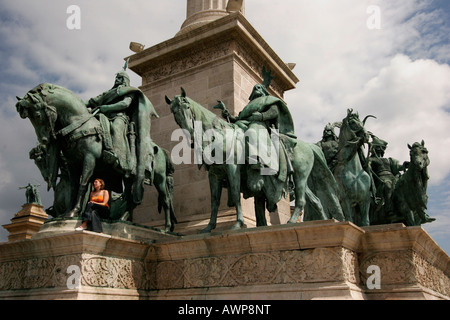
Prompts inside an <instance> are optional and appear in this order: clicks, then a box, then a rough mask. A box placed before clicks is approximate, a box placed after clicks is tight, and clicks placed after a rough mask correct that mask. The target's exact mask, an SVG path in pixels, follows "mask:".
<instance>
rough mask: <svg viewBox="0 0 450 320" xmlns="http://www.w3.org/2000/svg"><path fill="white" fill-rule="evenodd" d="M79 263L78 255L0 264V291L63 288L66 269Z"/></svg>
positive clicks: (65, 279)
mask: <svg viewBox="0 0 450 320" xmlns="http://www.w3.org/2000/svg"><path fill="white" fill-rule="evenodd" d="M79 262H80V255H67V256H60V257H45V258H33V259H26V260H17V261H8V262H3V263H1V264H0V291H3V290H23V289H35V288H56V287H64V286H66V283H67V278H68V274H67V268H68V267H69V266H70V265H79Z"/></svg>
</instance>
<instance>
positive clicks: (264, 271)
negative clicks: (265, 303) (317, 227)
mask: <svg viewBox="0 0 450 320" xmlns="http://www.w3.org/2000/svg"><path fill="white" fill-rule="evenodd" d="M356 263H357V259H356V256H355V254H354V253H353V252H351V251H349V250H347V249H344V248H317V249H311V250H296V251H281V252H271V253H248V254H241V255H234V256H222V257H206V258H198V259H186V260H182V261H165V262H152V263H151V266H150V267H149V269H154V270H156V272H155V277H154V278H152V281H151V283H150V287H151V289H158V290H163V289H174V288H178V289H181V288H208V287H219V286H220V287H234V286H249V285H261V284H297V283H307V282H327V281H330V282H331V281H349V282H352V283H355V284H356V283H357V279H356V275H357V273H356V272H355V270H357V265H355V264H356Z"/></svg>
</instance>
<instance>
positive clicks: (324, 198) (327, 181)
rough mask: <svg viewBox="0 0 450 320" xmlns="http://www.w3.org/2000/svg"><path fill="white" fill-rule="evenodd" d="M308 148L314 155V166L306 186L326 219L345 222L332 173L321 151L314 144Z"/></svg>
mask: <svg viewBox="0 0 450 320" xmlns="http://www.w3.org/2000/svg"><path fill="white" fill-rule="evenodd" d="M310 147H311V150H312V152H313V154H314V165H313V168H312V170H311V174H310V176H309V178H308V186H309V188H310V189H311V191H312V192H313V193H314V194H315V195H316V196H317V197H318V198H319V199H320V202H321V204H322V206H323V209H324V211H325V213H326V215H327V216H328V217H331V218H334V219H337V220H339V221H345V216H344V213H343V211H342V207H341V203H340V199H341V191H340V189H339V187H338V184H337V182H336V179H335V178H334V176H333V173H331V171H330V169H329V168H328V165H327V161H326V159H325V156H324V154H323V152H322V149H321V148H320V147H319V146H317V145H315V144H310Z"/></svg>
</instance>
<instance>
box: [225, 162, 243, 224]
mask: <svg viewBox="0 0 450 320" xmlns="http://www.w3.org/2000/svg"><path fill="white" fill-rule="evenodd" d="M240 168H241V167H240V166H239V165H231V164H229V165H227V177H228V184H229V188H230V190H229V193H228V194H229V195H230V196H231V200H232V202H233V204H234V206H235V208H236V216H237V217H236V223H235V224H234V225H233V226H232V227H231V230H238V229H240V228H242V226H243V225H244V214H243V212H242V207H241V173H240Z"/></svg>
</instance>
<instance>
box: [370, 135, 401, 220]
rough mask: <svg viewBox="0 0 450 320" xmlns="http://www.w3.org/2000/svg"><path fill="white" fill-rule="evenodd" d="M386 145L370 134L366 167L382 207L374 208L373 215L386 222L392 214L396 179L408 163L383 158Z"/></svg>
mask: <svg viewBox="0 0 450 320" xmlns="http://www.w3.org/2000/svg"><path fill="white" fill-rule="evenodd" d="M387 145H388V143H387V142H386V141H384V140H381V139H379V138H378V137H376V136H374V135H372V143H371V148H370V152H371V154H370V156H369V159H368V167H369V168H370V171H371V174H372V177H373V180H374V182H375V187H376V197H377V198H379V199H381V202H380V205H382V207H381V208H380V207H378V208H377V209H378V210H377V209H375V210H377V212H376V216H375V217H374V219H376V220H377V221H378V222H380V223H388V220H387V219H389V217H390V216H392V215H393V214H394V208H393V203H392V195H393V192H394V188H395V184H396V183H397V181H398V178H399V174H400V171H405V170H406V169H407V168H408V165H409V162H404V163H403V165H400V162H399V161H398V160H396V159H393V158H383V157H384V153H385V152H386V148H387Z"/></svg>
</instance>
